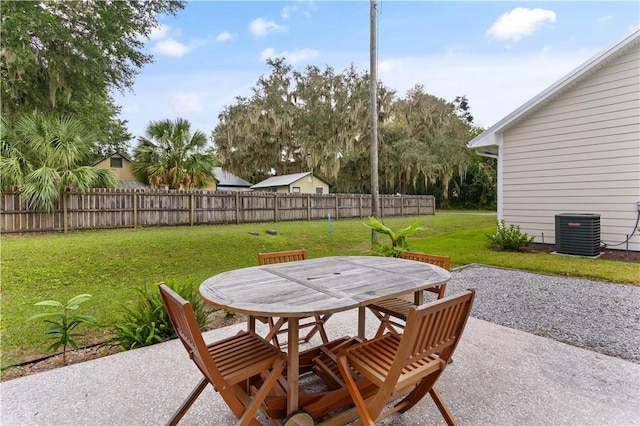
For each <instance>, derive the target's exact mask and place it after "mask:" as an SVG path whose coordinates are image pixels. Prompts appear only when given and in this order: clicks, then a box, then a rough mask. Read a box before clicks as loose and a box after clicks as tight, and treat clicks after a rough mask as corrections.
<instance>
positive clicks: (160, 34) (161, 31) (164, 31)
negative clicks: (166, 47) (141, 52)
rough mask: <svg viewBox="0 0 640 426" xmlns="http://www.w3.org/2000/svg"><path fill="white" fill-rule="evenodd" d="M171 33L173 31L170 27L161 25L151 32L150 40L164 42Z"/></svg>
mask: <svg viewBox="0 0 640 426" xmlns="http://www.w3.org/2000/svg"><path fill="white" fill-rule="evenodd" d="M169 31H171V27H170V26H168V25H162V24H160V25H158V26H157V27H155V28H153V29H152V30H151V33H150V34H149V40H162V39H164V38H166V37H167V36H168V35H169Z"/></svg>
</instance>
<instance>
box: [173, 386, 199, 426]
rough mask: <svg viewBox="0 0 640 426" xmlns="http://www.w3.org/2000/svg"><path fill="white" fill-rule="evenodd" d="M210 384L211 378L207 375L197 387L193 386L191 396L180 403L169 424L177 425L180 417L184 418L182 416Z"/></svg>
mask: <svg viewBox="0 0 640 426" xmlns="http://www.w3.org/2000/svg"><path fill="white" fill-rule="evenodd" d="M208 384H209V379H207V378H206V377H203V378H202V380H200V382H199V383H198V385H197V386H196V387H195V388H193V390H192V391H191V393H190V394H189V397H188V398H187V399H185V401H184V402H183V403H182V405H180V408H178V411H176V412H175V414H174V415H173V417H171V420H169V423H167V424H168V425H170V426H175V425H177V424H178V422H179V421H180V419H182V417H183V416H184V415H185V413H186V412H187V411H188V410H189V408H191V406H192V405H193V403H194V402H195V400H196V399H197V398H198V396H200V394H201V393H202V391H203V390H204V388H206V387H207V385H208Z"/></svg>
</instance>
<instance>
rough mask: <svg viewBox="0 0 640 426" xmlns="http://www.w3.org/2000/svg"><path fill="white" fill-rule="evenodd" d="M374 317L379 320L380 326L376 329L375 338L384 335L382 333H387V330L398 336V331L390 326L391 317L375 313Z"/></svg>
mask: <svg viewBox="0 0 640 426" xmlns="http://www.w3.org/2000/svg"><path fill="white" fill-rule="evenodd" d="M372 312H374V311H373V310H372ZM374 313H375V312H374ZM376 316H377V317H378V319H379V320H380V326H379V327H378V330H377V331H376V335H375V337H380V336H382V335H383V334H384V332H385V331H387V330H389V333H393V334H395V335H398V334H399V333H398V330H396V329H395V328H393V325H391V315H389V314H385V315H384V316H382V315H380V314H379V313H377V314H376Z"/></svg>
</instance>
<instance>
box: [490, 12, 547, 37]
mask: <svg viewBox="0 0 640 426" xmlns="http://www.w3.org/2000/svg"><path fill="white" fill-rule="evenodd" d="M555 21H556V13H555V12H554V11H553V10H547V9H527V8H524V7H517V8H515V9H513V10H512V11H511V12H507V13H505V14H504V15H502V16H501V17H500V18H498V20H497V21H496V22H494V24H493V25H492V26H491V28H489V30H487V35H488V36H491V37H493V38H495V39H497V40H512V41H518V40H520V39H521V38H523V37H527V36H530V35H531V34H533V32H534V31H535V30H536V29H537V28H539V27H540V26H541V25H543V24H544V23H545V22H555Z"/></svg>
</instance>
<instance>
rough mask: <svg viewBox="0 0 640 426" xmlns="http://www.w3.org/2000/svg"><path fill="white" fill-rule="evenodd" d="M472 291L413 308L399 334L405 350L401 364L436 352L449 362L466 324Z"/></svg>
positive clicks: (472, 297) (471, 302)
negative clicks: (401, 333)
mask: <svg viewBox="0 0 640 426" xmlns="http://www.w3.org/2000/svg"><path fill="white" fill-rule="evenodd" d="M474 297H475V292H474V291H473V290H467V291H465V292H463V293H460V294H456V295H453V296H449V297H446V298H444V299H439V300H437V301H435V302H431V303H428V304H425V305H422V306H419V307H418V308H412V309H411V311H410V312H409V317H408V318H407V325H406V327H405V330H404V333H403V335H402V342H401V344H400V347H401V348H402V347H405V345H406V348H407V350H406V352H405V354H404V356H403V355H402V354H401V353H398V356H403V358H404V359H402V360H398V361H399V362H403V363H404V365H408V364H411V363H412V362H414V361H415V360H417V359H422V358H424V357H426V356H429V355H431V354H433V353H435V352H437V353H439V356H440V358H442V359H443V360H445V361H449V359H450V358H451V355H452V354H453V351H454V350H455V347H456V345H457V344H458V341H459V337H460V335H461V334H462V331H463V330H464V327H465V325H466V323H467V318H468V317H469V313H470V311H471V306H472V305H473V299H474Z"/></svg>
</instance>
